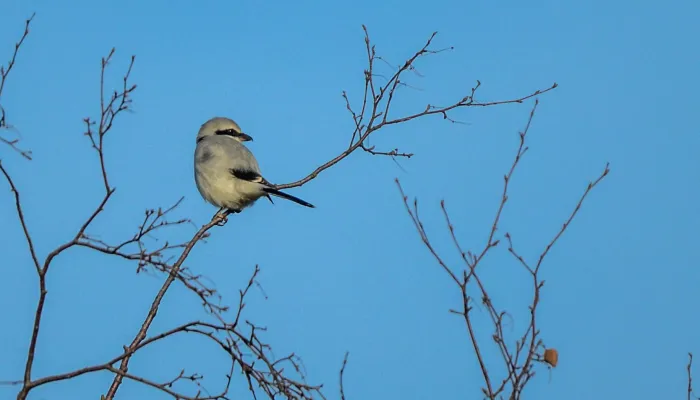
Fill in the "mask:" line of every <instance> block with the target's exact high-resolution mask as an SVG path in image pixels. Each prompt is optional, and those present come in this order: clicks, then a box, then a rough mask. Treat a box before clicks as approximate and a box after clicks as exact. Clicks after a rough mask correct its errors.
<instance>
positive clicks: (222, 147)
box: [194, 117, 314, 213]
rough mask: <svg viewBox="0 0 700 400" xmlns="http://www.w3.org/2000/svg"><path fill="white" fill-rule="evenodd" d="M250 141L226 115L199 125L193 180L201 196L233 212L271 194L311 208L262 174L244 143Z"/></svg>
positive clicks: (308, 204)
mask: <svg viewBox="0 0 700 400" xmlns="http://www.w3.org/2000/svg"><path fill="white" fill-rule="evenodd" d="M252 140H253V138H252V137H250V136H249V135H247V134H245V133H243V131H241V128H240V127H239V126H238V124H237V123H236V122H234V121H233V120H231V119H229V118H224V117H215V118H212V119H210V120H209V121H207V122H205V123H204V125H202V127H201V128H200V129H199V133H198V134H197V149H196V150H195V153H194V176H195V182H196V183H197V189H199V193H200V194H201V195H202V197H204V199H205V200H206V201H208V202H209V203H211V204H213V205H215V206H217V207H221V208H222V209H226V210H228V211H230V212H234V213H238V212H241V211H242V210H243V209H244V208H246V207H248V206H250V205H252V204H253V203H255V201H257V200H258V199H259V198H260V197H262V196H266V197H267V198H268V199H269V200H270V202H272V198H271V197H270V195H273V196H277V197H281V198H283V199H287V200H291V201H293V202H295V203H297V204H301V205H302V206H306V207H311V208H313V207H314V206H313V205H312V204H310V203H307V202H305V201H304V200H302V199H299V198H297V197H294V196H292V195H289V194H287V193H284V192H281V191H279V190H277V189H275V188H274V185H272V184H271V183H270V182H268V181H267V180H265V178H263V177H262V174H261V173H260V167H258V161H257V160H256V159H255V157H254V156H253V153H251V152H250V150H248V148H247V147H246V146H245V145H244V144H243V142H248V141H252Z"/></svg>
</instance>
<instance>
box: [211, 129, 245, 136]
mask: <svg viewBox="0 0 700 400" xmlns="http://www.w3.org/2000/svg"><path fill="white" fill-rule="evenodd" d="M215 133H216V134H217V135H226V136H238V135H240V133H239V132H238V131H236V130H235V129H221V130H218V131H216V132H215Z"/></svg>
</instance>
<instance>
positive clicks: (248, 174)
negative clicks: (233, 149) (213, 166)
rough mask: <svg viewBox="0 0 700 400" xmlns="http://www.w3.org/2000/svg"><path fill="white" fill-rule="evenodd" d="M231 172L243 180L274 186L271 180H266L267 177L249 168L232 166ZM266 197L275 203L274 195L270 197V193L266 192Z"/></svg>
mask: <svg viewBox="0 0 700 400" xmlns="http://www.w3.org/2000/svg"><path fill="white" fill-rule="evenodd" d="M229 172H231V175H233V176H234V177H236V178H238V179H240V180H242V181H248V182H257V183H261V184H263V185H267V186H272V185H271V184H270V182H268V181H266V180H265V178H263V177H262V176H261V175H260V174H259V173H257V172H255V171H251V170H249V169H240V168H239V169H234V168H231V169H229ZM265 197H267V199H268V200H270V203H272V204H274V203H275V202H274V201H272V197H270V195H269V194H267V193H265Z"/></svg>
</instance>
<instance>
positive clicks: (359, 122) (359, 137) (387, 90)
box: [276, 25, 557, 189]
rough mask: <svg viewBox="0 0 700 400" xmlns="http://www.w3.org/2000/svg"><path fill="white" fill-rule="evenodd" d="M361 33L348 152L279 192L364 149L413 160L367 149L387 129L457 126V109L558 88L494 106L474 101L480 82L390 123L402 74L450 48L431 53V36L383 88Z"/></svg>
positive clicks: (372, 51) (368, 43) (401, 154)
mask: <svg viewBox="0 0 700 400" xmlns="http://www.w3.org/2000/svg"><path fill="white" fill-rule="evenodd" d="M362 29H363V30H364V32H365V48H366V53H367V63H368V66H367V69H366V70H365V85H364V95H363V99H362V105H361V106H360V107H359V109H360V110H359V111H354V109H353V107H352V106H351V104H350V100H349V98H348V95H347V92H345V91H343V93H342V97H343V99H344V100H345V106H346V108H347V110H348V112H349V113H350V115H351V117H352V120H353V131H352V134H351V135H350V136H351V138H350V144H349V146H348V148H347V149H345V150H344V151H342V152H341V153H340V154H338V155H337V156H335V157H334V158H332V159H330V160H328V161H326V162H325V163H323V164H322V165H321V166H319V167H318V168H316V169H315V170H313V171H312V172H311V173H309V174H308V175H307V176H306V177H304V178H302V179H299V180H297V181H295V182H291V183H286V184H281V185H276V187H277V188H278V189H287V188H292V187H298V186H301V185H304V184H305V183H307V182H309V181H311V180H312V179H314V178H316V177H317V176H318V175H319V174H320V173H321V172H323V171H325V170H327V169H328V168H330V167H332V166H334V165H336V164H338V163H339V162H340V161H342V160H343V159H345V158H346V157H347V156H349V155H350V154H351V153H353V152H354V151H356V150H357V149H362V150H363V151H365V152H367V153H369V154H371V155H383V156H390V157H406V158H410V157H411V156H413V153H406V152H400V151H399V150H398V149H394V150H389V151H381V150H376V149H375V147H374V146H368V145H367V144H366V141H367V138H369V136H370V135H372V134H373V133H375V132H377V131H379V130H381V129H382V128H383V127H385V126H388V125H395V124H399V123H404V122H408V121H411V120H414V119H419V118H423V117H426V116H429V115H435V114H437V115H441V116H442V117H443V119H446V120H449V121H451V122H456V121H454V120H453V119H451V118H450V117H449V116H448V113H449V112H450V111H452V110H455V109H457V108H462V107H473V106H478V107H488V106H495V105H502V104H512V103H522V102H523V101H525V100H527V99H530V98H532V97H535V96H537V95H540V94H543V93H546V92H548V91H550V90H553V89H555V88H556V87H557V84H556V83H554V84H553V85H552V86H550V87H548V88H546V89H543V90H536V91H534V92H533V93H530V94H528V95H526V96H522V97H519V98H515V99H510V100H499V101H491V102H478V101H476V100H475V98H474V96H475V94H476V90H477V89H478V88H479V86H480V85H481V82H479V81H477V85H476V86H475V87H474V88H472V89H471V91H470V94H468V95H466V96H464V97H462V98H461V99H460V100H458V101H456V102H455V103H453V104H451V105H448V106H445V107H436V106H432V105H430V104H428V105H427V106H426V107H425V109H424V110H423V111H420V112H416V113H414V114H409V115H404V116H399V117H396V118H393V119H390V118H389V114H390V112H391V105H392V104H393V101H394V99H395V96H396V90H397V88H398V87H400V86H401V85H402V84H403V83H404V82H403V81H402V80H401V79H402V76H403V74H405V73H406V71H412V72H413V71H415V68H416V66H415V64H416V62H417V61H418V60H419V59H420V58H422V57H425V56H427V55H433V54H438V53H441V52H443V51H446V50H451V48H448V49H439V50H434V49H432V48H431V44H432V41H433V39H434V38H435V36H436V35H437V32H435V33H433V34H432V35H430V37H429V38H428V40H427V41H426V42H425V44H424V45H423V47H421V48H420V50H418V51H416V52H415V53H414V54H413V55H412V56H411V57H409V58H408V59H407V60H406V61H405V62H404V63H403V64H402V65H401V66H400V67H399V68H398V69H397V70H396V71H395V72H394V73H393V75H392V76H391V77H390V78H388V80H387V82H386V83H384V84H382V85H380V84H379V83H377V82H375V76H376V74H375V72H374V69H375V61H376V60H378V59H379V60H382V61H383V59H381V57H379V56H377V54H376V49H375V46H374V45H372V44H371V41H370V38H369V32H368V31H367V28H366V27H365V26H364V25H363V26H362Z"/></svg>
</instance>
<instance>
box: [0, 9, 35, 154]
mask: <svg viewBox="0 0 700 400" xmlns="http://www.w3.org/2000/svg"><path fill="white" fill-rule="evenodd" d="M35 15H36V13H34V14H32V16H31V17H29V18H28V19H27V20H26V21H25V22H24V33H23V34H22V37H21V38H20V39H19V41H18V42H17V43H15V51H14V52H13V53H12V58H10V61H9V62H8V63H7V67H5V66H0V99H2V92H3V90H4V89H5V82H6V81H7V76H8V75H9V74H10V71H12V68H13V67H14V66H15V62H16V61H17V54H19V49H20V48H21V47H22V44H23V43H24V40H25V39H26V38H27V36H29V25H30V24H31V22H32V20H33V19H34V16H35ZM6 117H7V116H6V114H5V108H4V107H3V106H2V103H0V129H3V128H5V129H7V128H8V124H7V118H6ZM0 132H1V131H0ZM0 142H2V143H5V144H6V145H8V146H10V147H11V148H12V149H13V150H15V151H16V152H17V153H19V154H20V155H21V156H22V157H24V158H26V159H27V160H31V159H32V152H31V151H29V150H23V149H21V148H20V147H19V146H18V145H17V144H18V143H19V140H18V139H14V140H10V139H5V138H3V137H0Z"/></svg>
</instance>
